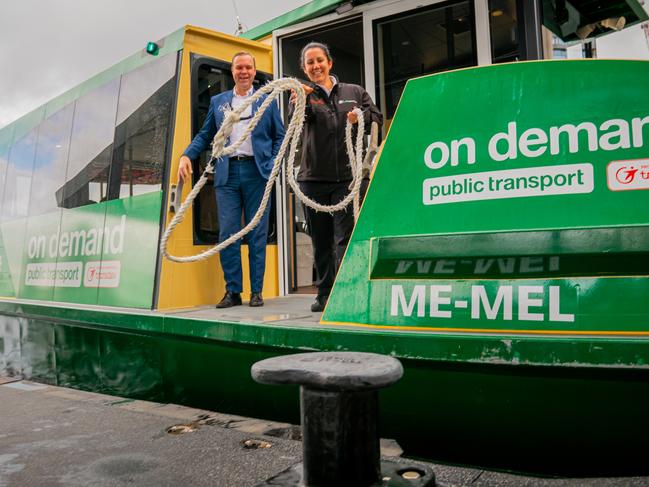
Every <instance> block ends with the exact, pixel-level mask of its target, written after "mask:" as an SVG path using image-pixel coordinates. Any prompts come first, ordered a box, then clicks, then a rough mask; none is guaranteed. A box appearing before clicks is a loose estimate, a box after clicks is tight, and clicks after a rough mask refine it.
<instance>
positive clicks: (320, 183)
mask: <svg viewBox="0 0 649 487" xmlns="http://www.w3.org/2000/svg"><path fill="white" fill-rule="evenodd" d="M300 66H301V67H302V70H303V71H304V73H305V74H306V75H307V77H308V78H309V81H310V83H309V84H308V85H304V90H305V92H306V93H307V100H306V102H307V103H306V115H305V122H304V132H303V136H302V159H301V162H300V170H299V172H298V176H297V180H298V182H299V183H300V189H301V190H302V192H303V193H304V194H305V195H306V196H307V197H309V198H311V199H312V200H315V201H317V202H318V203H320V204H323V205H334V204H336V203H338V202H339V201H341V200H342V199H343V198H344V197H345V196H346V195H347V194H348V193H349V183H350V181H351V180H352V170H351V167H350V165H349V157H348V156H347V150H346V146H345V125H346V123H347V121H348V120H349V121H350V122H351V123H353V124H356V123H358V119H357V116H356V114H354V113H353V112H352V110H353V109H354V108H357V107H358V108H360V109H361V110H362V111H363V117H364V121H365V127H366V128H367V132H368V133H369V130H370V127H371V124H372V122H377V123H378V124H379V126H380V125H381V124H382V123H383V116H382V115H381V112H379V110H378V108H377V107H376V106H375V105H374V103H373V102H372V99H371V98H370V96H369V95H368V94H367V92H366V91H365V90H364V89H363V88H362V87H361V86H358V85H353V84H347V83H340V82H338V80H337V79H336V78H335V77H334V76H332V75H331V74H330V71H331V68H332V66H333V60H332V58H331V54H330V52H329V48H328V47H327V46H326V45H325V44H321V43H319V42H310V43H309V44H307V45H306V46H304V48H303V49H302V52H301V54H300ZM354 136H355V134H354ZM306 220H307V223H308V225H309V228H310V232H311V242H312V244H313V253H314V258H315V268H316V282H315V284H316V287H317V288H318V295H317V297H316V300H315V303H313V305H312V306H311V311H314V312H316V311H322V310H324V307H325V305H326V304H327V299H328V298H329V293H330V292H331V287H332V286H333V283H334V278H335V276H336V272H337V271H338V267H339V266H340V262H341V261H342V258H343V255H344V253H345V249H346V248H347V243H348V242H349V237H350V236H351V233H352V229H353V227H354V214H353V209H352V204H351V203H350V204H349V206H348V207H347V209H346V210H343V211H338V212H336V213H334V214H333V215H330V214H329V213H322V212H316V211H315V210H312V209H311V208H308V207H307V208H306Z"/></svg>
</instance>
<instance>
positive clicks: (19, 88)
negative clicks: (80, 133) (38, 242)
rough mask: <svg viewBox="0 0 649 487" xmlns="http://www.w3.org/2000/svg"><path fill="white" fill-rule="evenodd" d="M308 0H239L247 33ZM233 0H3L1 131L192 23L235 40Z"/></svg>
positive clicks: (0, 22)
mask: <svg viewBox="0 0 649 487" xmlns="http://www.w3.org/2000/svg"><path fill="white" fill-rule="evenodd" d="M308 1H309V0H281V1H280V0H236V6H237V10H238V12H239V15H240V17H241V21H242V22H243V23H244V24H245V26H246V27H248V28H252V27H255V26H256V25H259V24H261V23H262V22H265V21H266V20H270V19H272V18H273V17H276V16H277V15H281V14H282V13H284V12H287V11H289V10H292V9H293V8H295V7H297V6H299V5H302V4H304V3H307V2H308ZM235 17H236V16H235V11H234V8H233V5H232V0H183V1H178V0H157V1H151V0H111V1H110V2H107V1H93V0H90V1H89V0H20V1H19V2H18V1H11V0H0V66H2V71H1V73H2V74H1V75H0V127H2V126H3V125H6V124H8V123H10V122H12V121H13V120H15V119H17V118H19V117H21V116H22V115H24V114H25V113H27V112H29V111H31V110H32V109H34V108H36V107H38V106H40V105H41V104H43V103H45V102H47V101H48V100H50V99H52V98H54V97H55V96H57V95H58V94H60V93H63V92H65V91H67V90H68V89H70V88H72V87H74V86H76V85H77V84H79V83H81V82H83V81H85V80H86V79H88V78H90V77H91V76H93V75H94V74H96V73H98V72H100V71H103V70H104V69H106V68H108V67H110V66H112V65H113V64H115V63H117V62H118V61H120V60H122V59H124V58H125V57H127V56H129V55H131V54H133V53H134V52H136V51H137V50H138V49H142V48H143V47H144V46H145V45H146V43H147V41H150V40H156V39H160V38H162V37H164V36H166V35H167V34H170V33H171V32H173V31H175V30H177V29H179V28H180V27H182V26H183V25H185V24H193V25H198V26H201V27H207V28H210V29H214V30H218V31H221V32H225V33H229V34H232V33H234V31H235V27H236V21H235Z"/></svg>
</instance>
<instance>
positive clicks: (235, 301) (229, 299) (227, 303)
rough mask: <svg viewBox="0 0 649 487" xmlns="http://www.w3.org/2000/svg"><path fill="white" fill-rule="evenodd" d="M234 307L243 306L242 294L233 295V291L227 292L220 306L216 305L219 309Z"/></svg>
mask: <svg viewBox="0 0 649 487" xmlns="http://www.w3.org/2000/svg"><path fill="white" fill-rule="evenodd" d="M232 306H241V294H240V293H233V292H232V291H226V292H225V296H223V299H222V300H221V302H220V303H219V304H217V305H216V307H217V308H231V307H232Z"/></svg>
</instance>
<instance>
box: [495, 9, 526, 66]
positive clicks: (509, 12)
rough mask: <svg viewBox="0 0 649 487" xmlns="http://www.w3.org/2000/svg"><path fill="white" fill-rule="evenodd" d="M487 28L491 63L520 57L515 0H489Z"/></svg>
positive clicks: (504, 61) (515, 59)
mask: <svg viewBox="0 0 649 487" xmlns="http://www.w3.org/2000/svg"><path fill="white" fill-rule="evenodd" d="M489 30H490V32H491V55H492V59H493V63H494V64H497V63H506V62H510V61H517V60H518V59H519V58H520V49H519V43H518V20H517V12H516V0H489Z"/></svg>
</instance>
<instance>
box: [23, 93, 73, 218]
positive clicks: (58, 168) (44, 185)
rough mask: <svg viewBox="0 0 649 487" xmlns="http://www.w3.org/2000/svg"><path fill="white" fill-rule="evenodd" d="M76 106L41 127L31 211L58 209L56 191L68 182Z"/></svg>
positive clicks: (35, 213) (68, 108)
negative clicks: (68, 163)
mask: <svg viewBox="0 0 649 487" xmlns="http://www.w3.org/2000/svg"><path fill="white" fill-rule="evenodd" d="M72 115H73V105H68V106H67V107H65V108H63V109H62V110H59V111H58V112H56V113H55V114H54V115H52V116H50V117H48V118H47V119H46V120H45V121H44V122H43V123H42V124H41V126H40V130H39V132H38V143H37V145H36V157H35V160H34V175H35V177H34V178H33V180H32V190H31V198H30V203H29V214H30V215H31V216H34V215H41V214H43V213H50V212H53V211H54V210H56V209H58V206H59V205H58V203H57V200H56V191H57V190H58V189H59V188H60V187H61V186H63V183H65V171H66V167H67V162H68V151H69V145H70V131H71V130H72Z"/></svg>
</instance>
